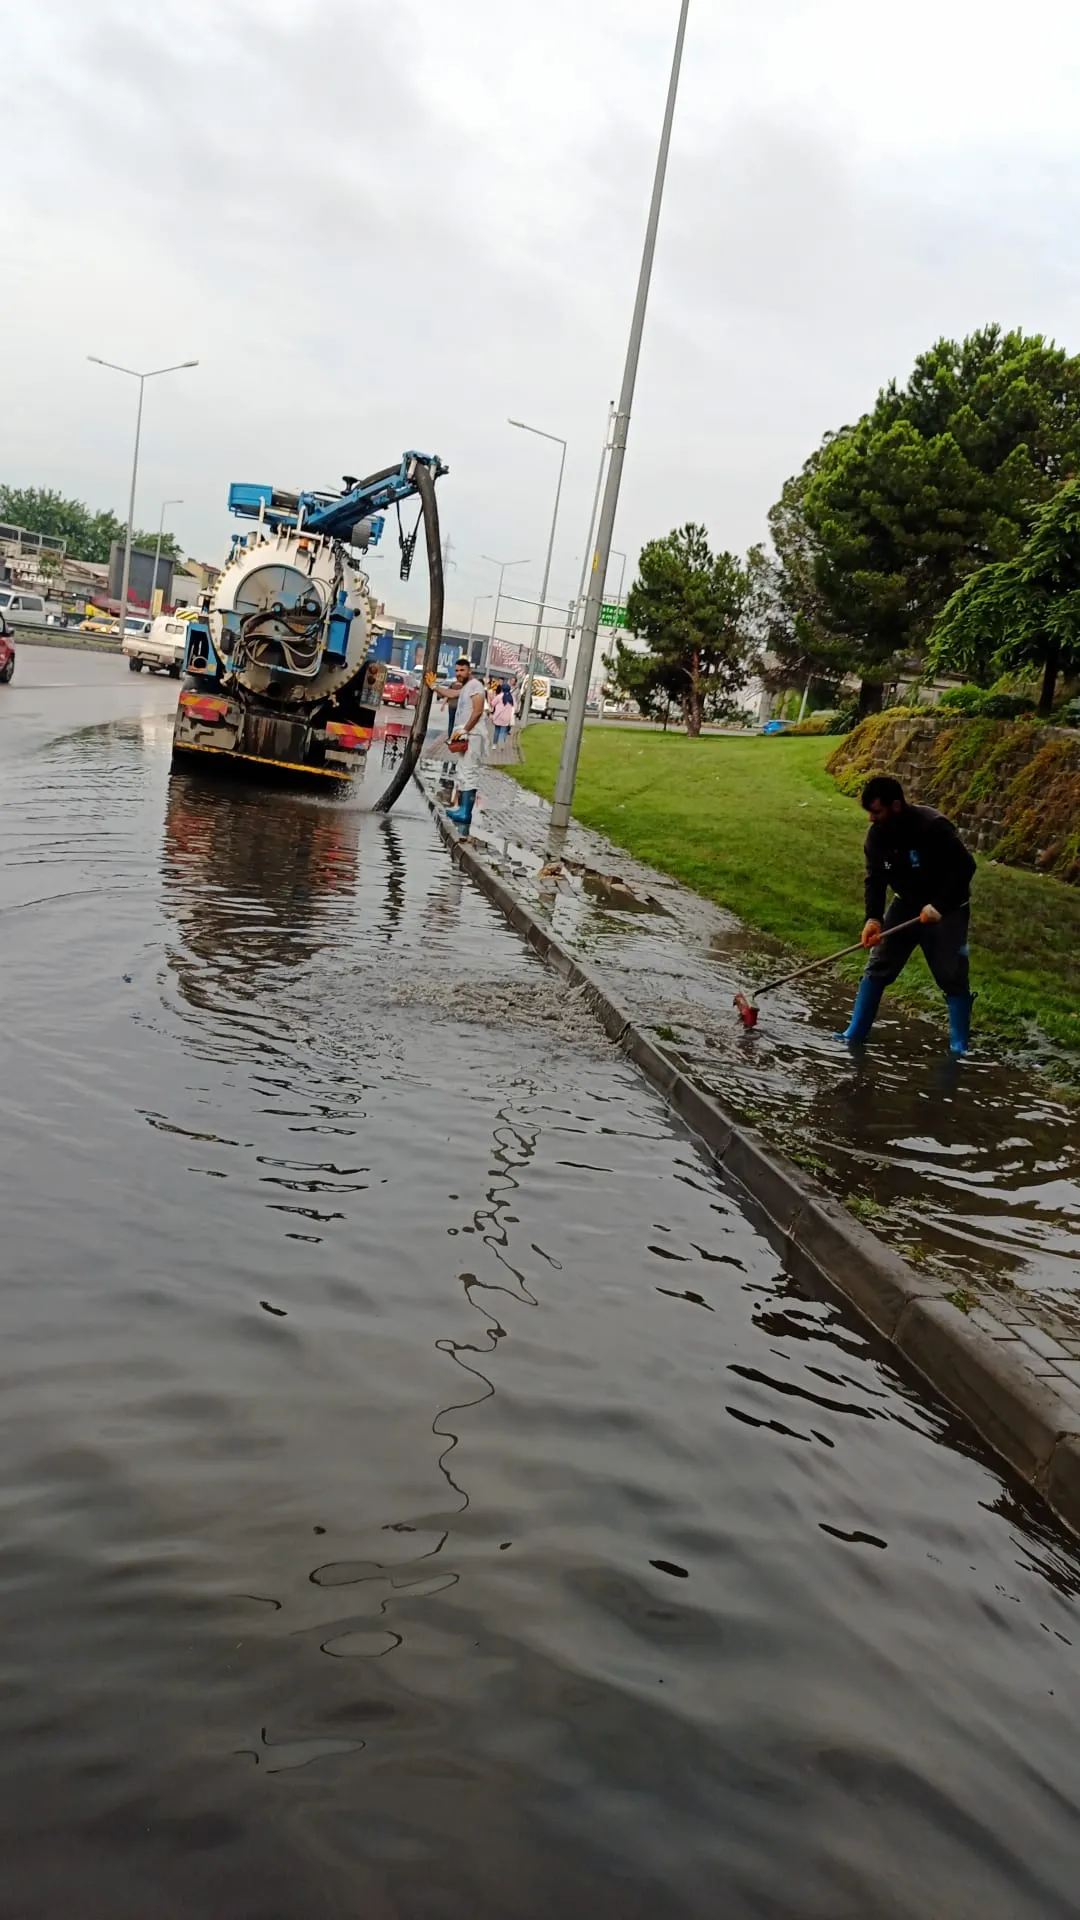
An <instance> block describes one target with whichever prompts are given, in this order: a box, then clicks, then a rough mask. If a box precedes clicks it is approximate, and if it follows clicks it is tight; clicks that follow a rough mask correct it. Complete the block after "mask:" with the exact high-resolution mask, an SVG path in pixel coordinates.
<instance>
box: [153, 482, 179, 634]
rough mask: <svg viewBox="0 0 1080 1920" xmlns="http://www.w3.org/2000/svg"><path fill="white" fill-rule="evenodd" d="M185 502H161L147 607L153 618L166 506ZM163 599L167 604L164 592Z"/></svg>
mask: <svg viewBox="0 0 1080 1920" xmlns="http://www.w3.org/2000/svg"><path fill="white" fill-rule="evenodd" d="M183 504H184V503H183V501H182V500H181V499H179V498H177V499H175V500H163V501H162V503H161V515H160V517H159V519H158V529H157V546H156V547H155V548H154V571H153V573H152V574H151V575H150V605H149V606H148V607H147V609H146V611H147V613H148V614H149V615H150V618H151V620H152V619H153V617H154V595H155V594H156V592H157V577H158V567H159V566H160V565H161V536H162V534H163V533H164V531H165V509H166V507H182V506H183ZM161 601H162V605H163V606H164V604H165V596H164V594H163V595H162V597H161Z"/></svg>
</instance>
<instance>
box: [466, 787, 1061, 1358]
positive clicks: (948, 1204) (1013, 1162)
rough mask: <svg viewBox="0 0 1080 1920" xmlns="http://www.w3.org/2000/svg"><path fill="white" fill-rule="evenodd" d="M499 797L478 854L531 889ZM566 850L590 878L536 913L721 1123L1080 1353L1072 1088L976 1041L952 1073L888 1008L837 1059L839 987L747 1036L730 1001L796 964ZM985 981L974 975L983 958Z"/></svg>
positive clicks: (569, 881)
mask: <svg viewBox="0 0 1080 1920" xmlns="http://www.w3.org/2000/svg"><path fill="white" fill-rule="evenodd" d="M488 797H489V802H490V803H491V804H489V806H488V807H487V808H486V809H484V810H482V811H481V813H480V814H479V815H478V820H477V828H478V836H479V844H480V846H481V847H482V848H483V849H485V850H486V851H487V852H488V854H489V856H490V857H493V858H494V859H495V862H496V864H497V865H499V864H501V865H503V866H505V867H506V868H507V869H508V870H510V871H511V872H513V873H516V874H519V875H523V876H524V877H525V881H526V884H528V881H529V878H530V869H529V866H528V865H525V864H523V856H524V859H525V860H528V859H529V858H530V856H531V868H532V870H533V871H535V869H536V868H537V867H538V866H539V864H540V856H539V855H538V853H537V852H536V845H537V843H539V844H540V845H542V844H543V835H544V834H545V833H546V811H545V810H544V809H543V808H542V806H541V805H540V804H538V803H537V802H536V800H535V797H534V796H533V795H531V794H529V793H527V792H525V791H524V790H523V789H521V788H516V787H512V786H511V785H510V783H509V782H508V781H506V780H505V779H502V780H501V781H500V780H499V779H498V778H497V777H495V776H492V775H490V774H489V776H488ZM515 830H516V834H517V835H518V836H521V838H524V840H525V842H526V845H525V846H524V847H523V846H522V844H521V838H516V837H514V836H515ZM574 834H575V850H576V851H577V853H578V854H579V855H581V856H582V859H583V860H584V861H585V862H586V863H587V864H584V865H583V864H582V861H581V860H578V861H575V862H572V863H571V868H570V870H569V871H568V873H567V875H566V877H565V878H564V880H563V881H562V882H561V883H560V885H559V887H558V889H557V890H556V891H554V893H553V894H552V896H551V897H550V899H549V900H548V901H547V902H546V903H545V907H546V911H547V912H548V913H550V916H551V920H552V925H553V927H554V929H555V931H556V932H557V933H558V935H559V937H560V938H561V939H562V940H564V941H565V942H566V943H567V944H568V945H570V946H571V947H572V949H573V950H574V951H575V952H576V953H578V954H579V955H580V956H581V957H582V958H583V959H584V960H585V961H586V962H587V963H588V964H589V965H590V966H592V967H594V968H595V969H597V970H598V971H599V972H600V973H601V974H602V976H603V977H604V979H605V981H606V982H607V983H608V985H609V987H610V988H611V990H612V991H613V992H614V993H615V994H616V995H617V997H618V998H619V1000H620V1001H621V1003H622V1004H623V1005H625V1006H626V1007H627V1008H628V1010H629V1011H630V1012H632V1013H633V1014H634V1015H635V1016H636V1018H637V1019H638V1020H639V1022H640V1023H641V1024H642V1025H643V1026H646V1027H649V1028H651V1030H652V1032H653V1033H654V1034H655V1035H656V1037H657V1038H658V1039H659V1040H660V1041H661V1042H662V1043H663V1044H664V1045H666V1046H668V1047H670V1048H671V1049H672V1050H673V1051H675V1052H676V1053H677V1054H678V1055H679V1057H680V1059H681V1060H682V1062H683V1063H684V1064H685V1065H686V1067H687V1068H688V1069H689V1070H690V1072H691V1073H692V1074H693V1075H694V1076H695V1077H696V1078H697V1079H699V1080H700V1081H701V1083H702V1084H703V1085H704V1086H706V1087H707V1088H709V1089H710V1090H711V1091H712V1092H714V1093H715V1094H716V1096H717V1098H718V1099H719V1100H720V1103H721V1105H722V1106H723V1107H724V1108H725V1110H726V1111H727V1112H729V1113H731V1114H733V1115H735V1117H736V1118H738V1119H739V1120H742V1121H744V1122H746V1123H748V1124H749V1125H751V1126H752V1127H754V1128H755V1129H756V1130H757V1131H759V1132H760V1133H761V1134H762V1136H763V1137H764V1138H765V1139H766V1140H768V1141H770V1142H771V1143H773V1144H774V1145H777V1146H779V1147H781V1148H783V1150H784V1151H785V1152H786V1153H787V1154H789V1155H790V1156H791V1158H792V1159H794V1160H796V1161H797V1162H798V1163H799V1164H800V1165H802V1166H803V1167H805V1168H806V1169H807V1171H808V1172H810V1173H812V1174H813V1175H814V1177H815V1178H816V1179H818V1180H820V1181H821V1182H822V1183H823V1184H824V1185H826V1186H828V1187H829V1189H830V1190H831V1191H832V1192H833V1193H835V1194H836V1195H837V1196H838V1197H839V1198H840V1199H842V1200H844V1201H845V1202H847V1204H849V1205H850V1206H851V1208H852V1211H853V1212H855V1213H856V1214H857V1215H858V1217H859V1218H861V1219H862V1220H864V1221H865V1222H866V1223H867V1224H868V1225H871V1226H872V1227H873V1228H874V1230H875V1231H876V1232H877V1233H879V1234H881V1235H882V1237H884V1238H886V1239H888V1240H890V1241H891V1242H892V1244H893V1245H894V1246H896V1247H897V1248H898V1249H899V1250H901V1251H902V1252H903V1253H904V1255H905V1256H906V1257H907V1258H908V1259H909V1260H913V1261H914V1262H916V1264H922V1263H929V1264H931V1265H932V1266H933V1268H934V1270H935V1271H937V1272H938V1273H940V1274H941V1275H942V1277H943V1278H946V1279H951V1280H952V1281H953V1282H954V1283H955V1282H961V1283H964V1284H966V1283H968V1282H976V1283H985V1285H986V1286H987V1287H989V1288H991V1289H994V1290H996V1291H999V1292H1005V1293H1010V1294H1011V1293H1012V1292H1013V1291H1014V1290H1016V1289H1020V1290H1022V1291H1023V1292H1024V1293H1025V1294H1026V1295H1027V1296H1029V1297H1030V1298H1032V1299H1033V1300H1034V1301H1035V1302H1036V1303H1038V1304H1040V1305H1045V1306H1046V1307H1048V1308H1052V1310H1053V1311H1054V1312H1055V1313H1056V1314H1057V1315H1058V1316H1059V1318H1060V1320H1061V1322H1062V1324H1063V1325H1064V1326H1065V1327H1066V1328H1069V1329H1070V1330H1072V1331H1074V1332H1075V1333H1076V1334H1078V1335H1080V1089H1077V1088H1076V1087H1073V1088H1069V1087H1057V1086H1055V1084H1054V1081H1053V1078H1052V1072H1053V1064H1052V1063H1051V1062H1046V1061H1044V1063H1043V1064H1044V1067H1045V1068H1046V1069H1047V1070H1046V1071H1044V1072H1041V1073H1036V1072H1034V1071H1031V1070H1029V1069H1028V1068H1027V1067H1026V1066H1025V1064H1024V1062H1023V1061H1022V1060H1016V1059H1012V1060H1003V1059H1002V1058H1001V1057H1000V1055H998V1054H995V1053H993V1052H991V1051H990V1050H989V1049H988V1048H986V1047H985V1046H984V1045H982V1044H980V1036H979V1033H978V1030H976V1045H975V1048H974V1050H973V1052H972V1053H971V1054H970V1055H969V1056H968V1057H967V1058H966V1059H965V1060H963V1061H956V1060H954V1059H953V1058H952V1057H951V1056H950V1055H949V1054H948V1052H947V1050H946V1034H945V1025H944V1018H943V1014H942V1012H941V1011H940V1010H939V1009H940V1002H936V1003H935V1005H934V1006H933V1008H932V1010H930V1011H929V1012H928V1013H927V1014H925V1015H921V1014H920V1013H919V1012H918V1011H917V1010H913V1009H912V1007H911V1006H910V1005H905V1004H904V1003H902V1002H900V1001H898V1000H896V999H895V998H893V997H887V998H886V1000H885V1003H884V1006H883V1008H882V1012H881V1015H880V1017H879V1019H878V1021H877V1023H876V1026H875V1029H874V1036H873V1041H872V1044H871V1045H870V1046H869V1047H866V1048H859V1049H849V1048H847V1047H845V1046H841V1045H838V1044H837V1042H836V1039H835V1037H834V1035H835V1032H836V1030H837V1029H838V1028H842V1027H843V1026H844V1025H846V1022H847V1020H848V1017H849V1015H850V1011H851V1003H852V996H853V991H854V988H853V986H852V984H851V982H850V981H848V982H845V980H844V979H843V978H842V977H840V976H838V975H837V974H836V973H835V972H834V973H829V972H823V973H821V974H819V975H816V976H815V975H810V976H808V977H807V978H806V979H805V980H800V981H798V982H797V983H796V984H794V985H793V986H791V987H788V988H786V989H782V990H781V991H780V992H778V993H776V994H773V995H770V996H768V997H766V998H764V999H763V1000H762V1003H761V1016H760V1022H759V1025H758V1027H757V1028H756V1030H755V1031H754V1032H752V1033H748V1032H746V1031H745V1029H744V1028H743V1027H741V1026H740V1024H739V1021H738V1019H737V1018H736V1016H735V1014H734V1012H733V1010H732V999H733V996H734V994H735V991H736V989H737V988H740V987H741V988H744V989H749V988H751V987H753V986H754V985H755V983H757V984H760V983H761V982H762V981H764V980H767V979H769V978H770V977H774V978H775V976H776V975H777V974H779V973H783V972H784V971H785V969H787V968H790V967H793V966H794V965H796V964H797V963H796V961H795V960H794V959H792V958H791V957H790V956H789V955H788V954H787V952H786V950H785V949H783V948H779V947H778V946H777V943H776V942H773V941H770V940H769V939H768V938H767V936H764V935H761V934H758V933H755V932H754V931H753V930H752V929H749V928H747V927H744V926H743V925H741V924H740V922H739V921H737V920H736V919H735V917H734V915H732V914H730V913H727V912H725V911H724V909H722V908H720V907H716V906H713V905H712V903H711V902H709V901H708V900H705V899H703V898H702V897H701V896H700V895H694V894H692V893H690V892H689V891H688V889H686V888H685V887H681V886H679V884H678V883H677V882H675V881H669V880H666V879H665V878H664V877H663V876H661V875H658V874H657V873H655V872H654V871H653V870H652V869H650V868H648V867H644V866H642V865H640V864H639V863H638V862H636V861H635V860H633V858H632V857H631V856H630V855H625V854H622V853H620V851H619V850H618V849H617V848H614V847H612V846H611V844H610V843H609V842H606V841H604V840H603V839H602V837H601V836H600V835H596V834H590V833H588V832H587V831H585V830H583V829H580V828H577V827H575V830H574ZM533 885H534V886H535V881H533ZM974 964H975V969H976V976H977V971H978V949H977V945H976V949H975V962H974ZM921 965H922V962H921V961H917V962H916V967H917V968H919V967H921ZM977 984H978V981H977V977H976V986H977ZM1078 991H1080V981H1078ZM1059 1065H1060V1063H1059ZM1076 1065H1077V1063H1076V1062H1075V1060H1074V1061H1073V1062H1072V1068H1073V1071H1074V1072H1075V1069H1076Z"/></svg>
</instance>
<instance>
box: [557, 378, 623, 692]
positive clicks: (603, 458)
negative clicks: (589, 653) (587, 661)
mask: <svg viewBox="0 0 1080 1920" xmlns="http://www.w3.org/2000/svg"><path fill="white" fill-rule="evenodd" d="M617 412H618V408H617V407H616V405H615V402H614V400H609V401H608V410H607V425H606V427H605V428H604V445H603V448H602V450H601V454H600V465H599V467H598V469H597V474H596V492H595V493H594V494H593V503H592V512H591V513H590V515H589V537H588V539H587V540H586V542H585V555H584V558H583V560H582V562H581V579H580V581H579V582H578V590H577V599H576V600H575V601H574V606H575V608H576V613H575V615H574V624H575V626H576V624H577V614H578V613H583V612H584V609H585V582H586V580H587V578H588V573H589V558H590V555H591V554H592V551H593V535H594V533H595V532H596V509H597V507H598V506H599V505H600V489H601V487H602V486H603V484H604V468H605V466H606V465H607V457H608V454H609V453H610V452H611V429H612V426H613V425H614V422H615V415H616V413H617ZM569 658H570V635H569V634H568V635H567V638H566V648H565V651H564V653H563V659H562V669H563V674H564V676H565V674H566V663H567V661H568V660H569Z"/></svg>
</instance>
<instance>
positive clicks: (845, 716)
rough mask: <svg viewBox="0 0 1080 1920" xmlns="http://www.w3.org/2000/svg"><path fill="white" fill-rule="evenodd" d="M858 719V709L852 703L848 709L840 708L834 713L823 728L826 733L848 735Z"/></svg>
mask: <svg viewBox="0 0 1080 1920" xmlns="http://www.w3.org/2000/svg"><path fill="white" fill-rule="evenodd" d="M858 717H859V709H858V707H857V706H856V705H855V703H854V701H852V703H851V705H850V707H841V708H840V711H839V712H838V713H834V714H833V716H832V719H831V720H830V721H829V723H828V725H827V727H826V728H825V731H826V733H850V732H851V729H852V727H853V726H854V725H855V723H856V721H857V720H858Z"/></svg>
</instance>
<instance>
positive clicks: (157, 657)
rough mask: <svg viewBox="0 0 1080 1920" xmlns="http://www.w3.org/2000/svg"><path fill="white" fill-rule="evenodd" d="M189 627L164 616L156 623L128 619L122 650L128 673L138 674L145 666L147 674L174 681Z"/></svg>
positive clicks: (154, 621)
mask: <svg viewBox="0 0 1080 1920" xmlns="http://www.w3.org/2000/svg"><path fill="white" fill-rule="evenodd" d="M190 624H191V622H190V621H188V620H175V619H173V617H172V615H171V614H168V613H161V614H159V615H158V617H157V619H156V620H133V619H131V617H130V616H129V617H128V620H127V622H126V625H127V632H126V633H125V635H124V645H123V648H122V651H123V652H124V653H126V654H127V663H128V667H129V668H130V670H131V672H132V673H141V672H142V670H143V668H144V667H149V669H150V671H151V673H171V674H172V675H173V678H174V679H177V680H178V679H179V678H180V670H181V668H182V666H183V664H184V649H185V648H186V646H187V637H188V627H189V626H190Z"/></svg>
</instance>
